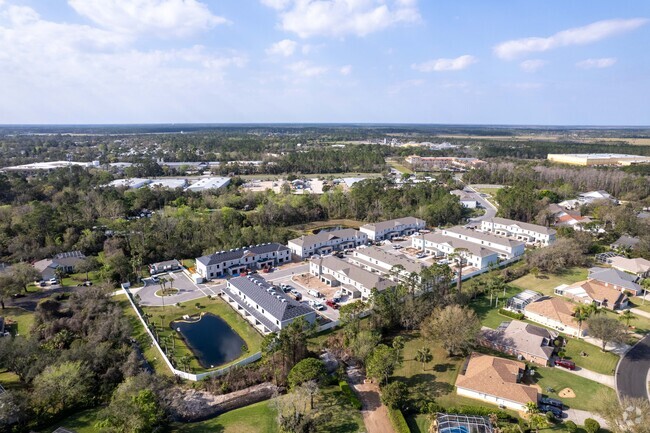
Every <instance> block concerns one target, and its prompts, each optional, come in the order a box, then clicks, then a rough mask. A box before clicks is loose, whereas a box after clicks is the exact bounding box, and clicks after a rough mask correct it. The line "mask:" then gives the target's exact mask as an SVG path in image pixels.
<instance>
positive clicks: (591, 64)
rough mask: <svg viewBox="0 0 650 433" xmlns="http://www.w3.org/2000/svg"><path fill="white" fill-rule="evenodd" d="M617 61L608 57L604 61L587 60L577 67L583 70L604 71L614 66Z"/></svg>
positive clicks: (577, 64)
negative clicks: (595, 69) (603, 69)
mask: <svg viewBox="0 0 650 433" xmlns="http://www.w3.org/2000/svg"><path fill="white" fill-rule="evenodd" d="M615 63H616V59H615V58H614V57H606V58H602V59H586V60H583V61H581V62H578V63H576V66H577V67H579V68H582V69H594V68H597V69H602V68H609V67H610V66H614V64H615Z"/></svg>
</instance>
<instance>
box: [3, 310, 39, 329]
mask: <svg viewBox="0 0 650 433" xmlns="http://www.w3.org/2000/svg"><path fill="white" fill-rule="evenodd" d="M0 315H2V316H4V318H5V320H6V323H7V327H8V330H9V331H10V332H12V333H13V332H16V333H18V334H20V335H25V336H27V335H29V333H30V330H31V329H32V325H33V324H34V313H32V312H31V311H27V310H23V309H22V308H18V307H7V308H5V309H4V310H2V311H0ZM9 322H15V323H16V326H15V327H14V326H10V325H9Z"/></svg>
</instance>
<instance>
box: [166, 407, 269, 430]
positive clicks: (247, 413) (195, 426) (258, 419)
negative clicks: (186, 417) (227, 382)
mask: <svg viewBox="0 0 650 433" xmlns="http://www.w3.org/2000/svg"><path fill="white" fill-rule="evenodd" d="M275 417H276V411H275V408H274V407H273V405H272V404H271V402H269V401H262V402H260V403H255V404H253V405H250V406H246V407H243V408H241V409H235V410H233V411H230V412H226V413H224V414H223V415H219V416H218V417H216V418H212V419H209V420H207V421H201V422H196V423H189V424H180V423H176V424H174V425H173V426H172V431H174V432H179V433H276V432H277V431H278V426H277V423H276V419H275Z"/></svg>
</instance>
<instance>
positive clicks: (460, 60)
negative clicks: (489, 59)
mask: <svg viewBox="0 0 650 433" xmlns="http://www.w3.org/2000/svg"><path fill="white" fill-rule="evenodd" d="M476 62H478V59H477V58H476V57H474V56H470V55H468V54H466V55H464V56H460V57H456V58H455V59H435V60H429V61H428V62H424V63H418V64H413V65H411V67H412V68H413V69H415V70H417V71H420V72H434V71H435V72H441V71H460V70H461V69H465V68H467V67H468V66H469V65H471V64H473V63H476Z"/></svg>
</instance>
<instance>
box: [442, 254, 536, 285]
mask: <svg viewBox="0 0 650 433" xmlns="http://www.w3.org/2000/svg"><path fill="white" fill-rule="evenodd" d="M523 257H524V256H517V257H513V258H511V259H508V260H504V261H502V262H499V263H498V264H497V265H496V268H492V267H487V268H483V269H479V270H478V271H474V272H470V273H469V274H463V276H462V277H461V280H463V281H465V280H468V279H470V278H472V277H475V276H477V275H481V274H484V273H486V272H489V271H491V270H492V269H498V268H502V267H504V266H507V265H509V264H511V263H515V262H518V261H519V260H521V259H522V258H523ZM455 283H456V280H454V281H453V282H452V284H455Z"/></svg>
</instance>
